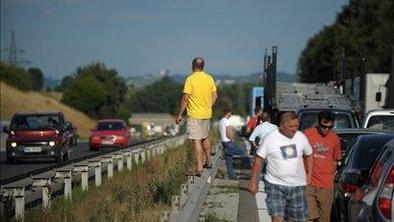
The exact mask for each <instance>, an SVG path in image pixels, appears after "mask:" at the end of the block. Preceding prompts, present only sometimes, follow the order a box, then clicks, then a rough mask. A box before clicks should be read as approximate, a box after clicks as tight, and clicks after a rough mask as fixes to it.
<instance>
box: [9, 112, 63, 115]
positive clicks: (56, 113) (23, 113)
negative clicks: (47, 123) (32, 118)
mask: <svg viewBox="0 0 394 222" xmlns="http://www.w3.org/2000/svg"><path fill="white" fill-rule="evenodd" d="M59 114H61V115H63V113H62V112H17V113H15V115H59Z"/></svg>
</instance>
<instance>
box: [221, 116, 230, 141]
mask: <svg viewBox="0 0 394 222" xmlns="http://www.w3.org/2000/svg"><path fill="white" fill-rule="evenodd" d="M227 126H230V121H229V120H228V119H227V118H226V117H223V118H222V119H221V120H220V122H219V133H220V137H221V139H222V142H230V139H229V138H228V137H227V134H226V127H227Z"/></svg>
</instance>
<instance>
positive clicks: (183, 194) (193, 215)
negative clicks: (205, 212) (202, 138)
mask: <svg viewBox="0 0 394 222" xmlns="http://www.w3.org/2000/svg"><path fill="white" fill-rule="evenodd" d="M219 147H220V144H216V145H215V146H214V150H216V155H215V156H212V162H213V167H212V169H209V170H204V172H203V174H202V175H201V177H193V176H189V177H188V183H186V184H182V185H181V189H180V195H176V196H173V197H172V209H171V212H169V211H163V212H162V213H161V215H160V222H195V221H197V220H198V216H199V215H200V212H201V208H202V206H203V204H204V201H205V198H206V196H207V193H208V190H209V188H210V186H211V184H212V182H213V180H214V178H215V176H216V173H217V171H218V169H219V165H220V162H221V158H220V156H221V155H222V154H221V149H220V148H219Z"/></svg>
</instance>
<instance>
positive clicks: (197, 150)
mask: <svg viewBox="0 0 394 222" xmlns="http://www.w3.org/2000/svg"><path fill="white" fill-rule="evenodd" d="M193 150H194V157H195V158H196V165H197V169H196V170H198V171H202V169H203V167H202V152H203V148H202V141H201V140H193Z"/></svg>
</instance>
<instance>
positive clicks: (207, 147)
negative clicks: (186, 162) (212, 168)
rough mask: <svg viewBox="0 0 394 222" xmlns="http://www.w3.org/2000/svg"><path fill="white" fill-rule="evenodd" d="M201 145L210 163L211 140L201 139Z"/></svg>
mask: <svg viewBox="0 0 394 222" xmlns="http://www.w3.org/2000/svg"><path fill="white" fill-rule="evenodd" d="M202 146H203V148H204V153H205V158H206V161H207V163H211V164H212V160H211V153H212V145H211V141H210V140H209V138H205V139H203V142H202Z"/></svg>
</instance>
